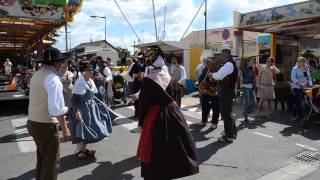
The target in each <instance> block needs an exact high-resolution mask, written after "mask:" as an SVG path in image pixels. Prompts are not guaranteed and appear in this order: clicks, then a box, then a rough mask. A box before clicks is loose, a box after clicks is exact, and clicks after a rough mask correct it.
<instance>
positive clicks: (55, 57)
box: [42, 47, 70, 63]
mask: <svg viewBox="0 0 320 180" xmlns="http://www.w3.org/2000/svg"><path fill="white" fill-rule="evenodd" d="M69 57H70V54H69V53H61V52H60V50H59V49H57V48H54V47H49V48H47V49H45V50H44V53H43V59H42V63H53V62H57V61H63V60H66V59H67V58H69Z"/></svg>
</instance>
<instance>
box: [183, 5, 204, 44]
mask: <svg viewBox="0 0 320 180" xmlns="http://www.w3.org/2000/svg"><path fill="white" fill-rule="evenodd" d="M205 2H206V0H204V1H203V2H202V4H201V6H200V7H199V9H198V11H197V13H196V15H195V16H194V17H193V18H192V20H191V23H190V24H189V26H188V27H187V29H186V31H185V32H184V33H183V35H182V37H181V39H180V41H181V40H182V39H183V38H184V36H185V35H186V34H187V32H188V31H189V28H190V27H191V25H192V24H193V21H194V20H195V19H196V17H197V16H198V14H199V12H200V10H201V8H202V6H203V5H204V3H205Z"/></svg>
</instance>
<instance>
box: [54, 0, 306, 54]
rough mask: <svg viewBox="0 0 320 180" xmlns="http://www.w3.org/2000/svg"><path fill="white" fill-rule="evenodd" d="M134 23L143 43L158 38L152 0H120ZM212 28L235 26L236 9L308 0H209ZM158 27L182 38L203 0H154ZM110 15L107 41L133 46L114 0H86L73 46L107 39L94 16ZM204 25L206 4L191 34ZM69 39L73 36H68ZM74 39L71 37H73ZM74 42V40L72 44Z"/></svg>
mask: <svg viewBox="0 0 320 180" xmlns="http://www.w3.org/2000/svg"><path fill="white" fill-rule="evenodd" d="M116 1H117V2H118V3H119V5H120V7H121V9H122V10H123V11H124V14H125V15H126V17H127V18H128V20H129V22H130V23H131V24H132V26H133V29H134V30H135V31H136V33H137V34H138V36H139V38H140V39H141V41H142V43H148V42H154V41H156V35H155V28H154V18H153V10H152V1H151V0H116ZM207 1H208V29H213V28H222V27H231V26H232V25H233V11H239V12H241V13H245V12H251V11H256V10H261V9H266V8H271V7H275V6H280V5H285V4H290V3H295V2H301V1H304V0H207ZM154 2H155V11H156V19H157V27H158V28H157V29H158V34H159V36H160V37H164V40H170V41H179V40H180V39H181V37H182V35H183V33H184V32H185V31H186V29H187V27H188V25H189V24H190V22H191V20H192V18H193V17H194V16H195V14H196V12H197V10H198V9H199V7H200V6H201V4H202V2H203V0H154ZM165 7H166V11H167V13H166V24H165V27H166V30H165V31H166V33H163V32H164V14H165ZM92 15H96V16H106V17H107V41H108V42H110V43H111V44H112V45H114V46H116V47H118V46H120V47H122V48H128V49H130V50H132V45H134V44H135V43H136V44H137V43H138V39H137V37H136V36H135V35H134V33H133V32H132V31H131V29H130V27H129V25H128V24H127V22H126V21H125V19H124V17H123V16H122V14H121V12H120V10H119V9H118V8H117V6H116V4H115V2H114V0H84V3H83V6H82V9H81V11H80V12H79V13H78V14H77V15H76V16H75V19H74V21H73V22H72V23H69V25H70V27H69V30H68V31H69V32H70V33H69V35H71V47H74V46H76V45H78V44H79V43H83V42H89V41H90V40H91V39H92V40H93V41H97V40H103V39H104V19H99V18H91V17H90V16H92ZM202 29H204V6H203V7H202V9H201V11H200V12H199V14H198V16H197V17H196V19H195V21H194V23H193V24H192V26H191V27H190V29H189V31H188V33H187V34H189V33H191V32H192V31H195V30H202ZM58 33H59V34H61V36H60V37H59V38H58V41H57V43H56V44H55V46H56V47H57V48H59V49H61V50H64V49H65V35H64V34H65V30H64V28H61V29H60V30H58ZM164 34H165V35H164ZM68 39H69V38H68ZM69 40H70V39H69ZM69 46H70V44H69Z"/></svg>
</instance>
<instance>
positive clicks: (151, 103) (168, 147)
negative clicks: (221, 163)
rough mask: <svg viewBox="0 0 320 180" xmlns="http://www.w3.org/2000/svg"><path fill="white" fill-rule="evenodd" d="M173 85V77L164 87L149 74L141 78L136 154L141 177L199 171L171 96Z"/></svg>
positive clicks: (163, 179) (189, 137) (187, 132)
mask: <svg viewBox="0 0 320 180" xmlns="http://www.w3.org/2000/svg"><path fill="white" fill-rule="evenodd" d="M175 87H176V82H175V81H173V80H171V82H170V84H169V86H168V87H167V88H166V91H164V90H163V88H162V87H161V86H160V85H159V84H157V83H156V82H154V81H153V80H151V79H149V78H145V79H144V81H143V84H142V88H141V92H140V95H139V101H140V102H139V103H140V106H139V107H140V109H139V125H140V126H142V133H141V137H140V143H139V148H138V157H139V158H140V161H141V176H142V177H144V178H145V179H152V180H158V179H159V180H167V179H176V178H181V177H185V176H189V175H193V174H197V173H199V161H198V154H197V150H196V147H195V143H194V141H193V139H192V135H191V133H190V130H189V127H188V125H187V123H186V120H185V118H184V116H183V114H182V112H181V111H180V109H179V108H178V106H177V104H176V103H175V101H174V99H173V98H172V97H175ZM152 119H154V120H152ZM151 121H154V123H153V124H152V123H150V122H151ZM148 156H149V158H148Z"/></svg>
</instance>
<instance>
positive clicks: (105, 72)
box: [103, 67, 112, 83]
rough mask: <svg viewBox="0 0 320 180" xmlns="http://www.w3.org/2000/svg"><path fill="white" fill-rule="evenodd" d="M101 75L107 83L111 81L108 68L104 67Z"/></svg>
mask: <svg viewBox="0 0 320 180" xmlns="http://www.w3.org/2000/svg"><path fill="white" fill-rule="evenodd" d="M103 75H104V76H105V77H106V81H107V82H108V83H109V82H111V81H112V72H111V70H110V68H108V67H105V68H104V69H103Z"/></svg>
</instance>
